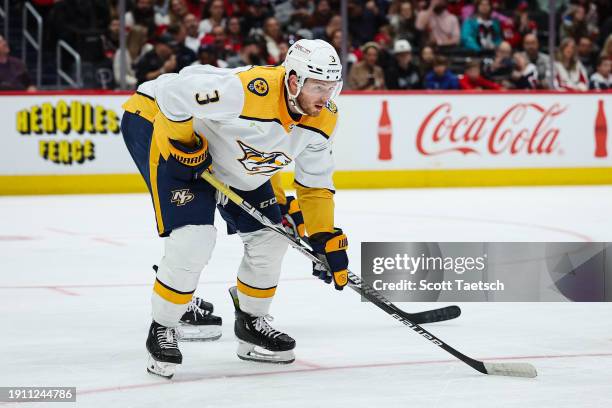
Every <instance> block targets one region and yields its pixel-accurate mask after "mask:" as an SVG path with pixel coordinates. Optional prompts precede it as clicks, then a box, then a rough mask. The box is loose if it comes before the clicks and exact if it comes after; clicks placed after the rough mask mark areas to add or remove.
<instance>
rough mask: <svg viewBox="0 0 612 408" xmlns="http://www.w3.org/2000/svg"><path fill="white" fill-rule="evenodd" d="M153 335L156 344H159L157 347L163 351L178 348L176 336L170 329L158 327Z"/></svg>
mask: <svg viewBox="0 0 612 408" xmlns="http://www.w3.org/2000/svg"><path fill="white" fill-rule="evenodd" d="M155 335H156V336H157V342H158V343H159V347H161V348H163V349H172V348H175V349H177V348H178V342H177V339H176V334H175V332H174V329H173V328H172V327H163V326H160V327H158V328H157V331H156V332H155Z"/></svg>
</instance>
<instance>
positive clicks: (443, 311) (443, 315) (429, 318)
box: [202, 173, 461, 324]
mask: <svg viewBox="0 0 612 408" xmlns="http://www.w3.org/2000/svg"><path fill="white" fill-rule="evenodd" d="M202 178H204V179H205V180H206V181H208V182H209V183H210V184H212V186H213V187H215V188H216V189H217V190H219V191H220V192H221V193H223V194H225V195H226V196H227V197H228V198H229V199H230V200H232V201H233V202H234V203H235V204H237V205H238V206H239V207H241V208H242V209H243V210H245V211H246V212H248V213H249V214H251V216H253V217H254V218H255V219H257V220H258V221H259V222H260V223H262V224H263V225H265V226H266V227H269V228H271V229H273V230H275V231H276V232H277V233H279V234H282V235H283V236H285V239H288V240H290V244H291V246H293V247H294V248H295V249H297V250H298V251H300V252H302V253H303V254H304V255H306V256H307V257H308V258H309V259H310V260H311V261H313V262H316V263H318V264H321V260H320V259H319V258H317V257H316V256H315V255H313V253H312V250H311V249H310V248H308V247H305V245H304V243H303V241H301V240H299V239H297V238H295V237H293V236H291V235H289V234H287V233H286V231H285V229H284V228H283V227H282V226H280V225H274V224H273V223H272V222H271V221H270V220H269V219H267V218H266V217H265V216H264V215H263V214H261V213H260V212H259V211H257V210H256V209H255V208H253V207H252V206H251V205H250V204H249V203H248V202H246V201H244V200H243V199H242V197H240V196H239V195H238V194H236V193H235V192H234V191H233V190H231V189H230V188H228V187H227V186H226V185H225V184H223V183H221V182H220V181H219V180H217V178H216V177H215V176H213V175H211V174H210V173H204V174H203V175H202ZM351 288H352V289H353V290H355V291H357V292H359V293H361V289H360V288H359V287H355V286H354V285H353V286H351ZM369 289H370V290H372V291H374V289H373V288H369ZM376 293H377V292H376ZM378 295H379V296H381V297H382V295H380V293H379V294H378ZM383 299H384V301H385V302H386V304H387V305H388V306H389V307H390V308H392V309H393V311H394V313H396V314H397V315H399V316H401V317H403V318H404V319H408V320H410V321H412V322H414V323H417V324H425V323H435V322H441V321H446V320H451V319H456V318H457V317H459V316H460V315H461V309H460V308H459V306H446V307H442V308H439V309H432V310H425V311H422V312H417V313H408V312H405V311H403V310H402V309H400V308H398V307H397V306H395V305H394V304H393V303H391V302H390V301H388V300H387V299H385V298H384V297H383Z"/></svg>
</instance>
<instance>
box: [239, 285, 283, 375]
mask: <svg viewBox="0 0 612 408" xmlns="http://www.w3.org/2000/svg"><path fill="white" fill-rule="evenodd" d="M229 292H230V295H231V296H232V300H233V301H234V307H235V308H236V322H235V324H234V333H235V334H236V337H238V350H237V352H236V354H237V355H238V358H240V359H242V360H249V361H257V362H262V363H272V364H289V363H292V362H293V361H294V360H295V354H294V353H293V349H294V348H295V340H294V339H293V338H291V337H290V336H289V335H287V334H285V333H283V332H280V331H278V330H276V329H274V328H273V327H272V326H270V324H269V322H271V321H272V317H271V316H269V315H265V316H252V315H250V314H248V313H246V312H243V311H242V310H240V305H239V303H238V293H237V289H236V287H235V286H233V287H231V288H230V289H229Z"/></svg>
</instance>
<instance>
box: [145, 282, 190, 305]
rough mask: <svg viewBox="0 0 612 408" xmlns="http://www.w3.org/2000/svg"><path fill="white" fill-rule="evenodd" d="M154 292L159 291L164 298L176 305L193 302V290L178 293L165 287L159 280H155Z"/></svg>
mask: <svg viewBox="0 0 612 408" xmlns="http://www.w3.org/2000/svg"><path fill="white" fill-rule="evenodd" d="M153 292H155V293H157V294H158V295H159V296H160V297H161V298H162V299H164V300H167V301H168V302H170V303H174V304H176V305H185V304H187V303H189V302H191V298H192V297H193V292H192V293H176V292H174V291H173V290H170V289H168V288H166V287H164V286H163V285H162V284H161V283H159V281H155V284H154V285H153Z"/></svg>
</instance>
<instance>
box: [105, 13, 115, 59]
mask: <svg viewBox="0 0 612 408" xmlns="http://www.w3.org/2000/svg"><path fill="white" fill-rule="evenodd" d="M102 46H103V47H104V55H105V56H106V58H110V59H112V58H113V55H115V51H117V49H118V48H119V19H117V18H113V19H112V20H111V22H110V24H109V26H108V30H107V31H106V33H104V35H102Z"/></svg>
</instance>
